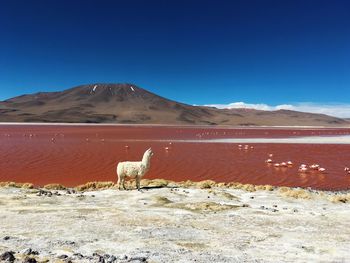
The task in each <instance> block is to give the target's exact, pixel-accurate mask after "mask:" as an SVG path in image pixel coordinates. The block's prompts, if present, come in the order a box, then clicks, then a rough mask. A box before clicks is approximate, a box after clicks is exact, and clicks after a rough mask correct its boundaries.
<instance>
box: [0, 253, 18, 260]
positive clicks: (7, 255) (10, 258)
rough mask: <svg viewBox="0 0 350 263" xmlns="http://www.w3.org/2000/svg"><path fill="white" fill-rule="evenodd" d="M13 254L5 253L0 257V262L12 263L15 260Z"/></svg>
mask: <svg viewBox="0 0 350 263" xmlns="http://www.w3.org/2000/svg"><path fill="white" fill-rule="evenodd" d="M13 253H14V252H12V251H6V252H4V253H2V254H1V255H0V260H3V261H8V262H14V261H15V260H16V258H15V256H14V255H13Z"/></svg>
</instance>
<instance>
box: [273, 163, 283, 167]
mask: <svg viewBox="0 0 350 263" xmlns="http://www.w3.org/2000/svg"><path fill="white" fill-rule="evenodd" d="M273 166H275V167H280V166H281V165H280V164H279V163H275V164H274V165H273Z"/></svg>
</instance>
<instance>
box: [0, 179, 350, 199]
mask: <svg viewBox="0 0 350 263" xmlns="http://www.w3.org/2000/svg"><path fill="white" fill-rule="evenodd" d="M125 185H126V189H127V190H126V191H136V189H135V182H134V180H129V181H126V184H125ZM9 187H10V188H11V187H12V188H22V189H34V190H40V189H43V190H49V191H57V190H75V191H77V192H82V193H83V192H89V191H99V190H108V189H112V190H118V186H117V184H116V183H115V182H112V181H93V182H87V183H85V184H81V185H77V186H73V187H67V186H64V185H62V184H58V183H50V184H46V185H43V186H35V185H33V184H32V183H17V182H0V189H1V188H9ZM153 188H154V189H157V188H168V189H172V188H186V189H191V188H192V189H215V188H218V189H224V190H225V189H238V190H244V191H246V192H256V191H269V192H275V193H277V194H278V195H280V196H284V197H291V198H294V199H324V200H328V201H330V202H334V203H337V202H342V203H348V202H350V188H349V189H345V190H319V189H312V188H302V187H288V186H273V185H254V184H242V183H239V182H229V183H224V182H215V181H213V180H203V181H197V182H196V181H191V180H187V181H181V182H175V181H171V180H165V179H142V180H141V190H142V189H146V190H147V189H153ZM121 191H122V192H123V191H124V190H121Z"/></svg>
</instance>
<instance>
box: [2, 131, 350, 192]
mask: <svg viewBox="0 0 350 263" xmlns="http://www.w3.org/2000/svg"><path fill="white" fill-rule="evenodd" d="M300 138H302V139H303V140H304V141H298V139H300ZM313 138H317V140H313ZM329 138H331V139H334V138H335V139H337V138H339V140H338V141H339V143H338V141H337V143H334V142H332V140H331V141H330V142H328V143H327V139H329ZM343 138H346V139H345V140H344V139H343ZM348 138H350V128H229V127H193V126H191V127H190V126H189V127H187V126H156V125H154V126H145V125H27V124H26V125H20V124H18V125H14V124H11V125H7V124H1V125H0V160H1V161H0V181H14V182H30V183H33V184H35V185H45V184H48V183H60V184H63V185H66V186H76V185H78V184H83V183H86V182H89V181H116V171H115V170H116V166H117V163H118V162H120V161H138V160H141V158H142V155H143V153H144V151H145V150H146V149H147V148H149V147H152V149H153V152H154V156H153V158H152V161H151V168H150V171H149V172H148V173H147V174H146V175H145V177H144V178H148V179H152V178H164V179H169V180H173V181H183V180H193V181H201V180H206V179H211V180H214V181H217V182H240V183H250V184H271V185H274V186H292V187H311V188H314V189H323V190H345V189H350V174H347V173H346V172H345V171H344V167H346V166H347V167H350V144H349V141H350V139H348ZM266 139H267V140H266ZM308 140H310V141H308ZM323 140H325V142H324V141H323ZM239 145H242V147H241V148H240V147H239ZM245 145H248V147H247V148H248V149H245ZM166 147H167V148H168V149H166ZM269 154H273V157H271V159H272V160H273V161H274V162H278V163H280V162H287V161H292V162H293V165H292V166H290V167H280V168H276V167H274V165H273V164H270V165H269V164H267V163H266V162H265V160H266V159H268V158H270V157H269ZM302 163H303V164H308V165H311V164H313V163H317V164H320V166H322V167H324V168H325V169H326V171H325V172H324V173H321V172H319V171H308V172H307V173H300V172H299V171H298V168H299V166H300V164H302Z"/></svg>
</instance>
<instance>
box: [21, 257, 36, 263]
mask: <svg viewBox="0 0 350 263" xmlns="http://www.w3.org/2000/svg"><path fill="white" fill-rule="evenodd" d="M23 263H37V261H36V259H35V258H31V257H26V258H25V259H24V260H23Z"/></svg>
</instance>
